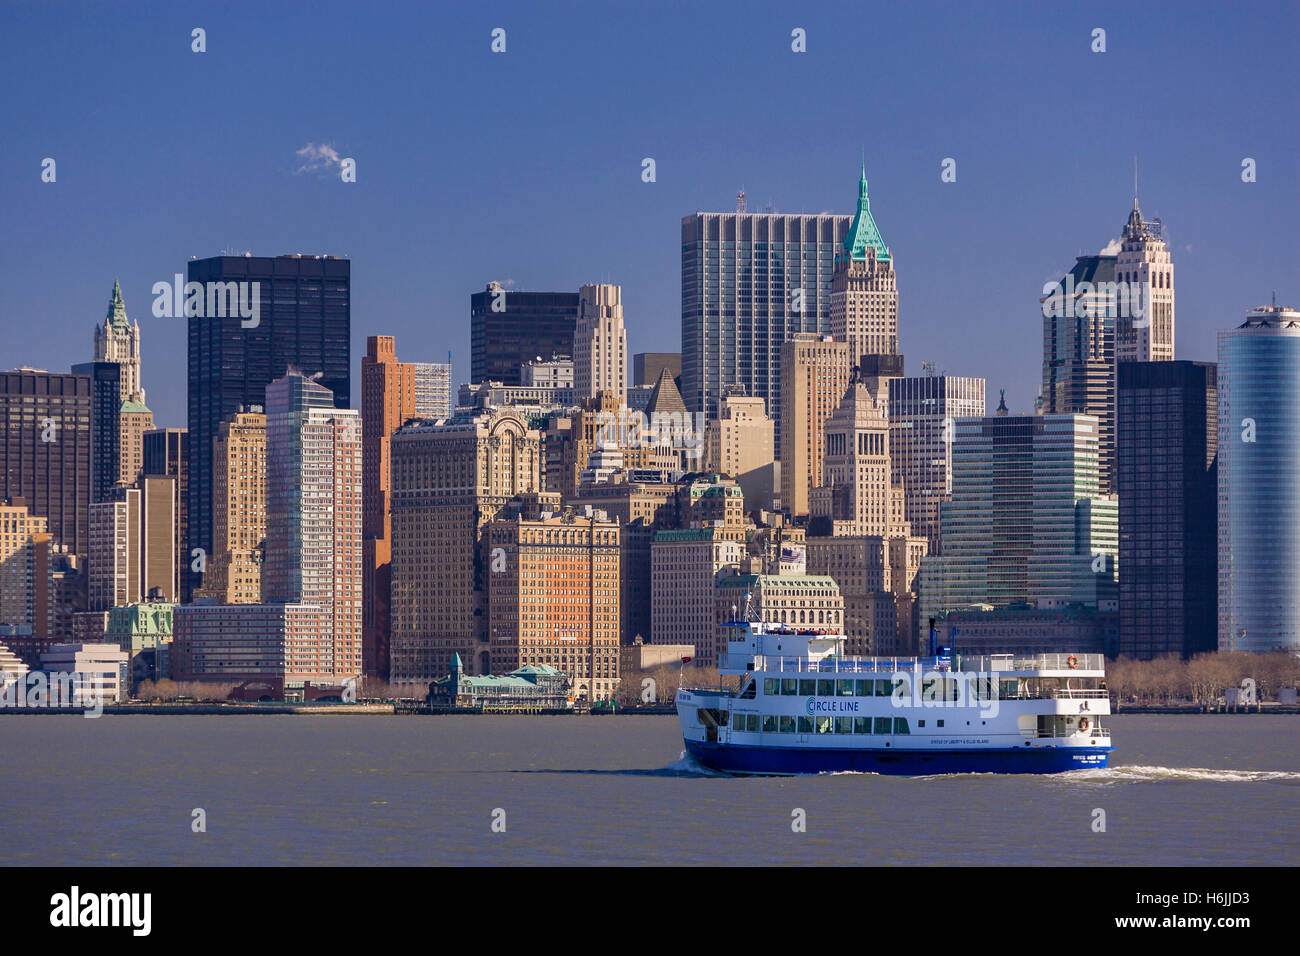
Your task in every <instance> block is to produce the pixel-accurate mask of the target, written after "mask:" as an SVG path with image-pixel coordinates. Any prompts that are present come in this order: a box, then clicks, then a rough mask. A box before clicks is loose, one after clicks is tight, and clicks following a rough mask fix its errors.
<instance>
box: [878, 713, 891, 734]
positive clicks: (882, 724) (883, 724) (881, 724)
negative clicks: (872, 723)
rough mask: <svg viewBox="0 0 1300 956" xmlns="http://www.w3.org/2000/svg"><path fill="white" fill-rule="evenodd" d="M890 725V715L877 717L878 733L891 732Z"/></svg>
mask: <svg viewBox="0 0 1300 956" xmlns="http://www.w3.org/2000/svg"><path fill="white" fill-rule="evenodd" d="M889 725H890V719H889V718H888V717H877V718H876V733H878V734H887V733H889V729H890V727H889Z"/></svg>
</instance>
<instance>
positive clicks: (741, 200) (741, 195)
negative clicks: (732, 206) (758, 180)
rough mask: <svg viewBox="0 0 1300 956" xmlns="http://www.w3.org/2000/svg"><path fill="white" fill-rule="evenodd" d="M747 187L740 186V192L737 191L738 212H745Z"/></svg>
mask: <svg viewBox="0 0 1300 956" xmlns="http://www.w3.org/2000/svg"><path fill="white" fill-rule="evenodd" d="M745 211H746V210H745V187H744V186H741V187H740V192H738V193H736V212H745Z"/></svg>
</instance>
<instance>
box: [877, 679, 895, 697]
mask: <svg viewBox="0 0 1300 956" xmlns="http://www.w3.org/2000/svg"><path fill="white" fill-rule="evenodd" d="M891 690H892V689H891V687H890V682H889V681H887V680H878V681H876V696H877V697H888V696H889V695H890V693H891Z"/></svg>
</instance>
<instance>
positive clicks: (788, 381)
mask: <svg viewBox="0 0 1300 956" xmlns="http://www.w3.org/2000/svg"><path fill="white" fill-rule="evenodd" d="M856 364H857V358H856V357H855V356H854V355H853V354H852V353H851V352H850V351H849V346H848V344H847V343H845V342H836V341H832V339H831V337H830V336H828V335H816V334H813V333H798V334H796V335H795V336H794V337H793V338H792V339H791V340H790V341H788V342H786V343H785V345H784V346H783V347H782V349H781V379H782V388H781V402H782V408H781V418H780V420H779V421H778V422H777V432H778V441H777V448H778V450H779V451H778V454H779V455H780V461H781V507H782V509H784V510H785V511H786V512H787V513H789V514H791V515H796V516H798V515H806V514H808V494H809V492H810V491H811V490H812V489H813V488H816V487H817V486H818V485H820V484H821V483H822V455H823V454H824V451H825V447H826V432H825V427H826V421H827V419H829V418H830V417H831V415H832V414H833V413H834V412H835V409H837V408H839V405H840V401H841V400H842V399H843V398H844V392H845V391H846V390H847V389H848V387H849V373H850V370H851V369H852V368H853V366H854V365H856Z"/></svg>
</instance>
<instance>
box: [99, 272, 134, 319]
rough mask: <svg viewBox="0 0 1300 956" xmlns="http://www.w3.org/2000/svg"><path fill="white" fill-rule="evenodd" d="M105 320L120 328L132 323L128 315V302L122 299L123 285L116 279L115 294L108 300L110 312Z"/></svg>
mask: <svg viewBox="0 0 1300 956" xmlns="http://www.w3.org/2000/svg"><path fill="white" fill-rule="evenodd" d="M104 322H105V324H107V325H113V326H117V327H118V328H127V327H129V326H130V325H131V320H130V319H128V318H127V317H126V303H125V302H123V301H122V286H121V285H120V284H119V283H118V281H117V280H116V279H114V280H113V296H112V298H110V299H109V300H108V312H107V313H106V314H105V315H104Z"/></svg>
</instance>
